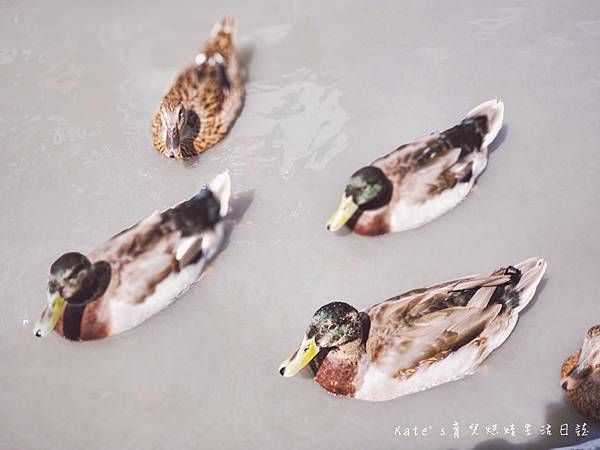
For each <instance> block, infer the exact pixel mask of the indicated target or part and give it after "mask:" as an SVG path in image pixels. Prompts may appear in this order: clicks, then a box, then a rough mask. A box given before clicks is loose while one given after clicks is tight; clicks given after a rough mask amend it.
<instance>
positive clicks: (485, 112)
mask: <svg viewBox="0 0 600 450" xmlns="http://www.w3.org/2000/svg"><path fill="white" fill-rule="evenodd" d="M503 117H504V103H502V101H500V100H497V99H496V100H490V101H487V102H485V103H482V104H481V105H479V106H477V107H476V108H475V109H473V110H472V111H471V112H469V114H467V116H466V117H465V118H464V119H463V121H462V122H461V123H459V124H458V125H456V126H454V127H452V128H450V129H448V130H446V131H443V132H441V133H433V134H430V135H429V136H426V137H424V138H422V139H420V140H418V141H416V142H413V143H412V144H406V145H402V146H400V147H398V148H397V149H396V150H394V151H393V152H392V153H389V154H388V155H386V156H383V157H381V158H379V159H376V160H375V161H374V162H373V163H372V164H371V165H370V166H366V167H363V168H362V169H360V170H359V171H357V172H356V173H355V174H354V175H352V177H351V178H350V182H349V183H348V185H347V186H346V190H345V192H344V195H343V196H342V201H341V203H340V205H339V206H338V208H337V210H336V211H335V212H334V213H333V215H332V216H331V218H330V219H329V221H328V222H327V229H329V230H331V231H337V230H339V229H340V228H341V227H342V226H343V225H344V224H347V225H348V226H349V227H350V228H352V229H353V231H354V232H355V233H358V234H363V235H368V236H375V235H379V234H385V233H390V232H395V231H404V230H410V229H412V228H417V227H420V226H421V225H424V224H426V223H427V222H429V221H431V220H433V219H435V218H437V217H439V216H441V215H442V214H444V213H446V212H448V211H449V210H451V209H452V208H454V207H455V206H456V205H458V204H459V203H460V202H461V200H463V199H464V198H465V197H466V196H467V194H468V193H469V192H470V191H471V188H472V187H473V185H474V184H475V181H476V180H477V177H479V175H481V173H482V172H483V170H484V169H485V166H486V165H487V160H488V145H490V144H491V143H492V141H493V140H494V139H495V138H496V136H497V135H498V132H499V131H500V129H501V128H502V120H503Z"/></svg>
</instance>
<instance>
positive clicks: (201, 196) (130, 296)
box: [36, 172, 231, 341]
mask: <svg viewBox="0 0 600 450" xmlns="http://www.w3.org/2000/svg"><path fill="white" fill-rule="evenodd" d="M230 189H231V182H230V179H229V175H228V174H227V172H225V173H224V174H222V175H220V176H218V177H217V178H215V180H214V181H213V182H212V183H211V185H210V186H209V187H208V188H204V189H202V190H201V191H200V192H199V193H198V194H197V195H195V196H194V197H192V198H191V199H189V200H187V201H185V202H183V203H181V204H179V205H177V206H175V207H173V208H170V209H167V210H165V211H163V212H158V211H157V212H154V213H153V214H151V215H150V216H148V217H147V218H145V219H143V220H142V221H140V222H138V223H137V224H135V225H133V226H132V227H130V228H128V229H126V230H124V231H122V232H121V233H119V234H117V235H116V236H114V237H112V238H111V239H109V240H108V241H106V242H105V243H103V244H101V245H100V246H98V247H97V248H96V249H95V250H93V251H92V252H90V253H89V254H88V255H87V256H83V255H81V254H76V253H71V254H66V255H63V256H62V257H61V258H59V260H57V262H55V264H54V265H53V268H51V276H50V281H49V292H50V293H51V295H50V296H49V298H50V297H52V296H55V297H58V298H60V299H65V303H66V305H65V307H64V312H63V313H62V315H61V316H60V317H59V318H58V320H57V321H56V323H55V325H54V330H55V331H56V332H57V333H58V334H59V335H61V336H64V337H66V338H68V339H71V340H82V341H87V340H92V339H99V338H103V337H107V336H112V335H115V334H119V333H122V332H124V331H127V330H129V329H131V328H133V327H135V326H137V325H139V324H141V323H142V322H144V321H145V320H147V319H148V318H150V317H151V316H153V315H154V314H156V313H158V312H159V311H160V310H161V309H163V308H165V307H167V306H168V305H170V304H171V303H172V302H173V301H175V299H176V298H177V297H178V296H179V295H181V294H182V293H184V292H185V291H186V290H187V289H189V288H190V286H191V285H192V284H193V283H194V282H195V281H197V280H198V278H199V277H200V275H201V273H202V272H203V270H204V269H205V267H206V265H207V264H208V262H209V261H211V260H212V258H213V257H214V256H215V254H216V253H217V252H218V250H219V249H220V248H221V244H222V241H223V236H224V223H223V218H224V217H225V215H226V214H227V211H228V208H229V196H230ZM71 255H79V256H78V258H80V259H81V261H82V262H81V263H78V265H75V264H70V263H69V262H67V263H65V262H64V260H65V259H67V260H68V259H70V258H72V256H71ZM86 259H87V260H88V261H89V262H87V261H86ZM82 264H83V265H89V266H90V267H96V266H98V265H104V266H105V267H107V272H108V273H109V275H108V279H107V281H106V282H105V283H104V282H103V283H102V284H103V285H102V287H101V288H100V289H96V288H92V289H87V288H86V286H94V285H96V284H98V283H97V281H96V280H97V278H98V277H97V276H95V275H94V276H87V277H85V276H82V275H81V273H83V271H82V270H81V269H80V268H79V267H80V266H81V265H82ZM55 266H62V267H67V269H65V272H67V273H69V275H67V276H66V277H60V280H59V281H56V280H55V278H59V277H53V273H56V272H57V270H56V269H55ZM70 267H75V268H74V269H73V270H71V269H70ZM71 272H73V273H75V275H73V274H70V273H71ZM56 285H58V286H59V287H58V289H57V288H56ZM72 292H75V293H81V292H83V294H82V295H79V297H81V298H82V299H84V298H85V300H84V301H73V300H72V299H73V298H75V297H76V296H77V295H73V294H72ZM86 292H87V293H89V292H92V293H91V294H86ZM69 299H71V300H69ZM49 303H50V302H49ZM43 317H44V315H43ZM41 320H42V319H41ZM36 328H38V330H39V329H43V328H40V326H39V324H38V325H36ZM42 334H43V333H38V332H37V331H36V335H38V336H40V335H42Z"/></svg>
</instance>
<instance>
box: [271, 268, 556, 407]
mask: <svg viewBox="0 0 600 450" xmlns="http://www.w3.org/2000/svg"><path fill="white" fill-rule="evenodd" d="M545 270H546V263H545V262H544V260H542V259H540V258H530V259H528V260H526V261H523V262H521V263H519V264H516V265H515V266H509V267H506V268H500V269H498V270H496V271H495V272H494V273H493V274H492V275H490V276H489V277H481V276H477V275H474V276H469V277H464V278H459V279H456V280H452V281H447V282H445V283H440V284H436V285H434V286H431V287H428V288H423V289H415V290H412V291H409V292H406V293H405V294H402V295H399V296H397V297H394V298H391V299H389V300H386V301H384V302H383V303H379V304H377V305H375V306H373V307H371V308H368V309H366V310H365V311H361V312H359V311H357V310H356V309H355V308H353V307H352V306H350V305H348V304H346V303H342V302H334V303H329V304H327V305H325V306H323V307H321V308H320V309H319V310H318V311H317V312H316V313H315V315H314V316H313V318H312V319H311V321H310V323H309V325H308V329H307V330H306V334H305V336H304V339H303V341H302V344H301V345H300V347H299V348H298V349H297V350H296V351H295V352H294V353H293V354H292V356H290V358H288V359H287V360H286V361H284V362H283V363H282V364H281V366H280V367H279V372H280V373H281V375H283V376H286V377H290V376H293V375H295V374H296V373H298V372H299V371H300V370H301V369H302V368H303V367H304V366H306V365H307V364H309V363H310V367H311V369H312V371H313V373H314V374H315V380H316V382H317V383H318V384H320V385H321V387H323V388H324V389H325V390H326V391H328V392H329V393H331V394H334V395H340V396H348V397H355V398H359V399H362V400H374V401H380V400H391V399H393V398H396V397H399V396H401V395H407V394H411V393H413V392H418V391H422V390H424V389H429V388H431V387H434V386H437V385H439V384H442V383H446V382H449V381H454V380H458V379H460V378H463V377H464V376H466V375H469V374H472V373H473V372H474V371H475V370H476V369H477V368H478V367H479V365H480V364H481V363H482V362H483V360H485V359H486V358H487V357H488V356H489V355H490V353H491V352H492V351H493V350H494V349H496V348H497V347H499V346H500V345H501V344H502V343H503V342H504V341H505V340H506V339H507V338H508V336H509V335H510V334H511V332H512V330H513V328H514V327H515V325H516V324H517V319H518V317H519V312H520V311H521V310H522V309H523V308H525V306H527V304H528V303H529V301H530V300H531V299H532V297H533V295H534V293H535V290H536V288H537V285H538V283H539V282H540V280H541V279H542V276H543V275H544V271H545Z"/></svg>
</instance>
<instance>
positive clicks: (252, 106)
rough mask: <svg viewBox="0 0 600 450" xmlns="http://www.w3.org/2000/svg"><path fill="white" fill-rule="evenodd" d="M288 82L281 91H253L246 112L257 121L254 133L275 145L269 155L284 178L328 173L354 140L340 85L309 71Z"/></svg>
mask: <svg viewBox="0 0 600 450" xmlns="http://www.w3.org/2000/svg"><path fill="white" fill-rule="evenodd" d="M283 78H284V80H285V83H284V84H281V85H268V84H260V83H259V84H256V85H253V86H250V87H249V94H248V95H252V97H253V100H252V102H248V105H247V107H248V110H249V111H248V110H247V111H245V112H246V113H247V114H248V115H252V116H253V117H254V119H253V120H254V122H253V129H254V130H256V131H257V132H256V134H257V135H262V137H263V142H266V141H267V140H268V139H270V141H271V149H270V151H269V153H270V154H271V156H272V157H273V158H274V159H278V160H279V169H278V170H279V174H280V175H282V176H283V177H288V176H290V175H291V174H292V172H293V171H294V169H296V168H298V167H303V168H309V169H315V170H322V169H324V168H325V167H326V166H327V163H328V162H329V161H330V160H331V159H332V158H333V157H334V156H335V155H337V154H338V153H340V152H341V151H343V150H344V149H345V147H346V143H347V140H348V136H347V134H346V133H345V132H343V124H344V123H346V122H347V121H348V120H349V115H348V113H347V112H346V110H345V109H344V108H343V107H342V106H340V103H339V101H340V97H341V95H342V93H341V91H340V90H339V89H337V88H336V87H335V81H329V82H327V81H325V80H322V79H317V77H316V76H315V75H313V74H312V73H311V72H310V70H309V69H307V68H300V69H297V70H296V71H294V72H292V73H289V74H286V75H284V77H283ZM277 155H279V156H277Z"/></svg>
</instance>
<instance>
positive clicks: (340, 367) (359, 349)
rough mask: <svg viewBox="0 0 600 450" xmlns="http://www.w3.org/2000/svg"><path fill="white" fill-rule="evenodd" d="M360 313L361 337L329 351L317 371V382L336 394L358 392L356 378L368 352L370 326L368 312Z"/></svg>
mask: <svg viewBox="0 0 600 450" xmlns="http://www.w3.org/2000/svg"><path fill="white" fill-rule="evenodd" d="M360 314H361V319H362V320H361V327H362V328H361V331H362V335H361V337H360V338H358V339H355V340H354V341H352V342H348V343H347V344H344V345H342V346H340V347H338V348H336V349H334V350H331V351H329V352H328V353H327V354H326V355H325V356H324V357H323V358H322V359H321V363H320V364H319V367H318V368H317V370H316V371H315V373H316V377H315V380H316V382H317V383H319V384H320V385H321V387H323V388H324V389H325V390H327V391H329V392H331V393H332V394H335V395H342V396H349V397H353V396H354V394H355V392H356V386H355V383H354V380H355V378H356V374H357V373H358V366H359V362H360V360H361V358H362V357H363V356H364V355H365V353H366V342H367V338H368V336H369V328H370V320H369V316H368V315H367V314H366V313H360ZM313 370H314V369H313Z"/></svg>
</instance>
